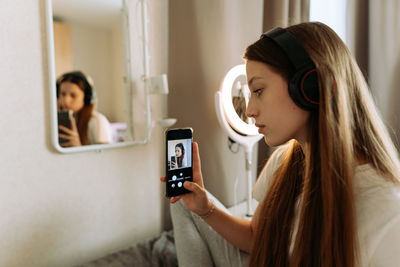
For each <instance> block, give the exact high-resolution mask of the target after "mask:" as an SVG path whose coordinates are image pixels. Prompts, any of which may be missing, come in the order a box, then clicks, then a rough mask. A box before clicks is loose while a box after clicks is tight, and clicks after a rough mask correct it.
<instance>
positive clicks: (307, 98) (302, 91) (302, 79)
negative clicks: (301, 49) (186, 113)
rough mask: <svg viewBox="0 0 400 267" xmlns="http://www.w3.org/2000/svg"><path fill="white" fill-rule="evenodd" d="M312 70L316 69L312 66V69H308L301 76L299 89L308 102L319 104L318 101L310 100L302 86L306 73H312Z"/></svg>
mask: <svg viewBox="0 0 400 267" xmlns="http://www.w3.org/2000/svg"><path fill="white" fill-rule="evenodd" d="M314 71H317V69H315V68H314V69H311V70H309V71H308V72H307V73H306V74H304V76H303V78H301V85H300V90H301V93H302V95H303V96H304V98H305V99H306V100H307V101H308V102H310V103H313V104H315V105H319V104H320V102H317V101H314V100H311V99H310V98H309V97H308V96H307V95H306V93H305V92H304V88H303V83H304V79H305V78H306V77H307V76H308V75H310V73H312V72H314Z"/></svg>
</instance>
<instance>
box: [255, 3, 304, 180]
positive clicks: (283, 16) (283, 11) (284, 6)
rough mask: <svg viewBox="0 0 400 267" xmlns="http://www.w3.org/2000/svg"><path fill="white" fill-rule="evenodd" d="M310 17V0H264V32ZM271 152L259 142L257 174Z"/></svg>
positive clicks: (262, 142) (263, 143)
mask: <svg viewBox="0 0 400 267" xmlns="http://www.w3.org/2000/svg"><path fill="white" fill-rule="evenodd" d="M309 17H310V0H264V8H263V32H266V31H268V30H270V29H272V28H274V27H287V26H289V25H293V24H297V23H300V22H305V21H308V20H309ZM271 152H272V149H271V148H270V147H268V146H267V145H266V144H265V142H264V141H263V140H261V141H260V142H259V143H258V164H257V167H258V168H257V174H259V173H260V172H261V170H262V168H263V167H264V164H265V163H266V162H267V160H268V157H269V156H270V154H271Z"/></svg>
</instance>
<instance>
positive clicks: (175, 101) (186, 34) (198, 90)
mask: <svg viewBox="0 0 400 267" xmlns="http://www.w3.org/2000/svg"><path fill="white" fill-rule="evenodd" d="M262 10H263V1H262V0H256V1H242V0H219V1H215V0H202V1H187V0H172V1H170V9H169V23H170V26H169V29H170V32H169V60H168V63H169V68H168V75H169V81H170V88H172V89H171V92H170V94H169V98H168V103H169V105H168V112H169V115H170V116H171V117H175V118H178V123H177V125H176V126H177V127H183V126H186V127H187V126H190V127H193V129H194V139H195V140H196V141H197V142H199V148H200V156H201V160H202V170H203V176H204V182H205V186H206V188H207V189H208V190H209V191H210V192H211V193H213V194H214V195H215V196H216V197H217V198H218V199H220V200H221V201H222V202H223V204H225V205H226V206H232V205H234V204H236V203H238V202H239V201H242V200H244V199H245V197H246V187H247V185H246V174H245V160H244V152H243V149H241V150H240V151H239V152H238V153H236V154H235V153H232V152H231V151H230V150H229V149H228V137H227V135H226V134H225V132H224V130H223V129H222V128H221V126H220V125H219V123H218V121H217V117H216V113H215V106H214V94H215V92H216V91H217V90H219V88H220V85H221V83H222V80H223V78H224V76H225V75H226V73H227V72H228V71H229V69H230V68H232V67H233V66H235V65H237V64H243V63H244V61H243V60H242V55H243V52H244V50H245V48H246V47H247V46H248V45H249V44H250V43H252V42H254V41H255V40H257V39H258V38H259V36H260V35H261V33H262ZM261 142H262V141H261ZM253 163H254V164H253V174H255V173H256V167H257V160H256V151H254V156H253Z"/></svg>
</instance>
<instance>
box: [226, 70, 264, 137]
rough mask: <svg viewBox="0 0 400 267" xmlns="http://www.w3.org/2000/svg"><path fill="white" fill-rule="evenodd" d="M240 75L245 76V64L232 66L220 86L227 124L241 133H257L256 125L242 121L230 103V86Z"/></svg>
mask: <svg viewBox="0 0 400 267" xmlns="http://www.w3.org/2000/svg"><path fill="white" fill-rule="evenodd" d="M242 75H243V76H246V66H245V64H241V65H237V66H235V67H233V68H232V69H230V70H229V71H228V73H227V74H226V76H225V78H224V81H223V82H222V88H221V93H222V105H223V110H224V113H225V117H226V119H227V120H228V123H229V125H230V126H231V127H232V128H234V129H235V130H236V131H238V132H239V133H241V134H243V135H259V134H258V129H257V127H256V126H255V125H254V124H248V123H246V122H244V121H243V120H242V119H241V118H240V117H239V115H238V114H237V113H236V111H235V108H234V107H233V105H232V87H233V85H234V82H235V80H236V79H237V78H238V77H240V76H242Z"/></svg>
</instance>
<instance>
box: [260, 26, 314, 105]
mask: <svg viewBox="0 0 400 267" xmlns="http://www.w3.org/2000/svg"><path fill="white" fill-rule="evenodd" d="M263 37H267V38H269V39H271V40H272V41H274V42H275V43H276V44H277V45H278V46H279V47H280V48H281V49H282V50H283V52H285V54H286V55H287V56H288V58H289V60H290V62H291V63H292V64H293V67H294V73H293V74H292V75H291V77H289V84H288V87H289V94H290V96H291V97H292V99H293V101H294V102H295V103H296V104H297V105H298V106H299V107H300V108H302V109H305V110H314V109H317V108H318V105H319V104H320V102H319V89H318V76H317V70H316V68H315V64H314V62H313V61H312V60H311V58H310V56H309V55H308V53H307V51H306V50H305V49H304V47H303V46H302V45H301V44H300V42H299V41H297V39H296V38H295V37H294V36H293V35H292V34H291V33H290V32H288V31H287V30H285V29H282V28H279V27H277V28H274V29H272V30H270V31H268V32H266V33H264V34H262V35H261V38H263Z"/></svg>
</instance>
